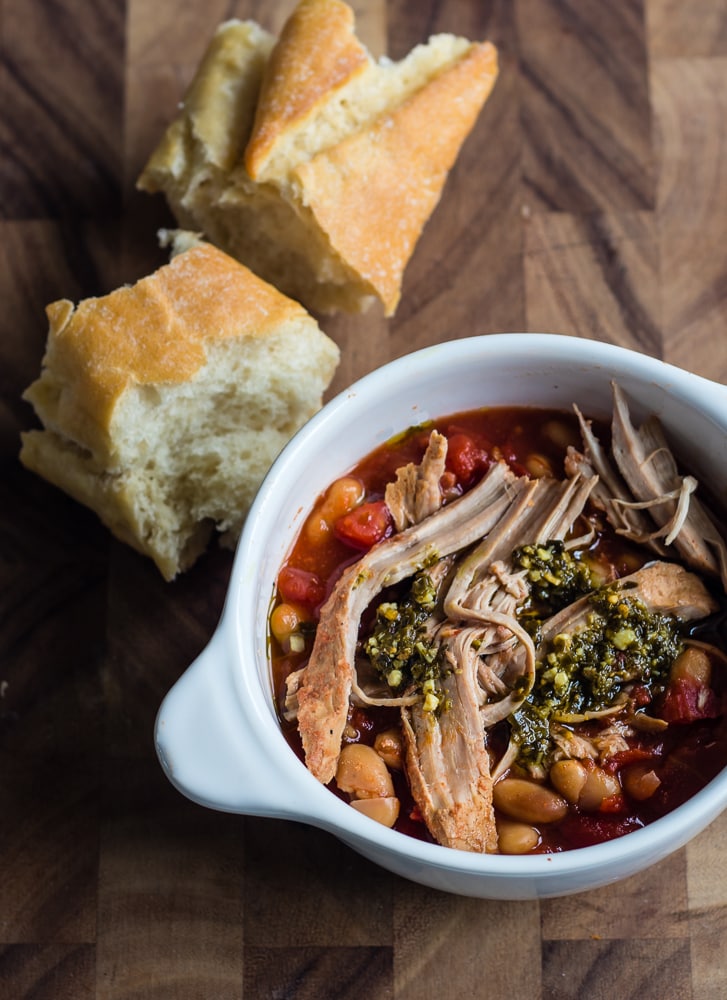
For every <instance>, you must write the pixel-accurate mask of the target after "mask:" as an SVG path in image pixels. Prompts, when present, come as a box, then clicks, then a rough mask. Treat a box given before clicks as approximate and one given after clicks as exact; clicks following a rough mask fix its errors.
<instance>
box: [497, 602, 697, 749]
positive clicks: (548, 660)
mask: <svg viewBox="0 0 727 1000" xmlns="http://www.w3.org/2000/svg"><path fill="white" fill-rule="evenodd" d="M588 603H589V605H590V613H589V615H588V618H587V622H586V624H585V625H584V626H583V627H581V628H579V629H577V630H576V631H574V632H564V633H561V634H559V635H556V636H555V637H554V638H553V640H552V641H551V642H549V643H548V644H547V646H546V647H545V648H544V649H542V650H539V653H540V654H541V655H540V658H539V659H538V662H537V663H536V678H535V683H534V685H533V688H532V690H531V692H530V694H529V695H528V697H527V699H526V700H525V702H524V704H523V705H522V707H521V708H520V709H519V710H518V711H517V712H515V713H514V714H513V716H512V717H511V719H510V723H511V731H512V737H513V739H514V740H515V742H516V743H518V744H519V746H520V758H521V759H522V760H523V761H524V762H526V763H537V762H538V761H540V760H542V758H543V757H544V756H545V755H546V754H547V753H548V751H549V750H550V749H551V748H552V740H551V732H550V729H551V724H552V723H553V722H562V721H565V722H567V721H568V718H569V717H570V716H582V715H585V714H587V713H591V712H601V711H603V710H605V709H608V708H610V707H611V706H613V705H614V703H615V702H616V700H617V699H618V697H619V695H621V694H622V692H623V691H624V688H625V686H626V685H629V684H633V683H638V684H641V685H644V686H645V687H647V688H648V689H649V690H650V691H651V692H652V695H654V694H656V693H658V692H659V691H661V690H663V689H664V687H665V685H666V681H667V678H668V674H669V670H670V669H671V666H672V664H673V662H674V660H675V659H676V657H677V656H678V655H679V653H680V652H681V651H682V648H683V644H682V639H681V635H680V626H679V622H678V620H677V619H676V618H675V617H673V616H672V615H664V614H661V613H658V612H651V611H649V609H648V608H647V607H646V606H645V605H644V604H643V602H641V601H640V600H638V599H637V598H635V597H629V596H628V593H627V591H626V590H625V589H624V588H622V587H620V586H619V584H618V583H615V584H609V585H607V586H605V587H601V588H599V589H598V590H596V591H594V592H593V593H592V594H591V595H590V596H589V598H588Z"/></svg>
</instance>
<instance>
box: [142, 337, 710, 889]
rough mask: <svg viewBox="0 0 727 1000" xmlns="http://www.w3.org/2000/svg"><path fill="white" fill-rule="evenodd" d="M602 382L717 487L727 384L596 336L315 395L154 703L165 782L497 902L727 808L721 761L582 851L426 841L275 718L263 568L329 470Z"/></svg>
mask: <svg viewBox="0 0 727 1000" xmlns="http://www.w3.org/2000/svg"><path fill="white" fill-rule="evenodd" d="M612 379H615V380H617V381H618V382H619V383H620V385H621V386H622V387H623V389H624V390H625V391H626V392H627V394H628V396H629V398H630V400H631V401H632V404H633V406H632V412H633V413H634V417H635V418H636V419H640V418H642V417H643V416H645V415H646V414H647V413H648V412H655V413H657V414H658V416H659V417H660V418H661V420H662V422H663V424H664V425H665V427H666V430H667V432H668V435H669V437H670V440H671V441H672V443H673V444H674V445H675V446H676V449H677V451H678V452H679V453H681V454H682V455H683V456H684V457H685V458H686V459H687V460H688V462H689V464H690V466H691V467H692V470H693V471H694V472H695V473H696V474H697V475H698V476H701V477H703V478H704V479H705V480H706V481H707V482H709V484H710V486H711V488H712V489H713V490H714V491H715V493H716V494H717V495H718V496H719V497H720V498H721V499H725V498H727V389H725V388H724V387H723V386H721V385H717V384H715V383H713V382H709V381H707V380H705V379H702V378H699V377H697V376H695V375H692V374H689V373H687V372H685V371H682V370H680V369H677V368H674V367H671V366H668V365H665V364H663V363H661V362H659V361H656V360H654V359H652V358H650V357H647V356H644V355H641V354H637V353H634V352H631V351H628V350H625V349H622V348H618V347H614V346H611V345H607V344H600V343H596V342H593V341H585V340H578V339H574V338H570V337H559V336H552V335H541V334H502V335H494V336H487V337H475V338H472V339H468V340H458V341H453V342H449V343H444V344H440V345H437V346H435V347H430V348H427V349H425V350H422V351H418V352H417V353H415V354H412V355H409V356H407V357H404V358H401V359H399V360H398V361H394V362H392V363H390V364H388V365H386V366H384V367H383V368H381V369H379V370H377V371H375V372H373V373H372V374H371V375H368V376H367V377H365V378H364V379H362V380H361V381H360V382H358V383H356V384H355V385H353V386H351V388H349V389H347V390H346V391H345V392H343V393H341V394H340V395H339V396H338V397H336V398H335V399H334V400H332V401H331V402H330V403H329V404H328V405H326V406H325V407H324V408H323V409H322V410H321V412H320V413H318V414H317V415H316V416H315V417H314V418H313V419H312V420H311V421H310V422H309V423H308V424H307V425H306V426H305V427H304V428H303V429H302V430H301V431H300V432H299V433H298V435H297V436H296V437H295V438H294V439H293V440H292V441H291V442H290V444H289V445H288V446H287V447H286V448H285V450H284V451H283V452H282V454H281V455H280V457H279V458H278V459H277V461H276V462H275V464H274V465H273V467H272V469H271V470H270V472H269V474H268V476H267V478H266V480H265V482H264V484H263V486H262V487H261V489H260V492H259V494H258V496H257V499H256V501H255V503H254V505H253V508H252V510H251V511H250V514H249V517H248V519H247V523H246V525H245V529H244V532H243V535H242V538H241V540H240V543H239V546H238V550H237V554H236V557H235V562H234V566H233V571H232V579H231V583H230V587H229V592H228V596H227V601H226V604H225V608H224V611H223V614H222V617H221V620H220V623H219V626H218V628H217V630H216V632H215V634H214V636H213V638H212V640H211V641H210V644H209V646H208V647H207V648H206V649H205V650H204V651H203V652H202V654H201V655H200V656H199V658H198V659H197V660H196V661H195V662H194V663H193V664H192V665H191V667H190V668H189V669H188V670H187V671H186V673H185V674H184V675H183V676H182V677H181V679H180V680H179V681H178V682H177V684H176V685H175V686H174V687H173V688H172V690H171V691H170V692H169V694H168V695H167V697H166V698H165V700H164V702H163V704H162V706H161V709H160V711H159V715H158V719H157V725H156V733H155V738H156V745H157V750H158V754H159V758H160V760H161V763H162V765H163V767H164V769H165V771H166V772H167V774H168V776H169V778H170V780H171V781H172V782H173V784H174V785H175V786H176V787H177V788H178V789H179V790H180V791H181V792H183V793H184V794H185V795H186V796H188V797H189V798H191V799H192V800H194V801H196V802H199V803H201V804H203V805H205V806H209V807H211V808H213V809H219V810H223V811H228V812H235V813H245V814H249V815H256V816H270V817H279V818H281V819H291V820H297V821H302V822H305V823H310V824H312V825H315V826H317V827H320V828H322V829H324V830H328V831H330V832H331V833H333V834H335V835H336V836H337V837H338V838H340V839H341V840H342V841H344V842H345V843H347V844H348V845H350V846H351V847H352V848H353V849H354V850H356V851H358V852H360V853H361V854H363V855H365V856H366V857H367V858H369V859H371V860H373V861H374V862H376V863H378V864H380V865H382V866H383V867H384V868H387V869H390V870H391V871H394V872H397V873H398V874H400V875H402V876H404V877H406V878H409V879H413V880H414V881H417V882H421V883H423V884H425V885H428V886H432V887H434V888H436V889H441V890H445V891H448V892H454V893H460V894H463V895H469V896H479V897H485V898H493V899H527V898H536V897H548V896H557V895H565V894H568V893H574V892H581V891H584V890H587V889H591V888H594V887H596V886H600V885H604V884H606V883H609V882H613V881H615V880H617V879H620V878H624V877H626V876H628V875H631V874H633V873H635V872H637V871H640V870H641V869H643V868H646V867H647V866H648V865H651V864H653V863H654V862H656V861H659V860H660V859H662V858H664V857H665V856H666V855H668V854H669V853H671V852H672V851H674V850H676V849H677V848H679V847H681V846H682V845H683V844H685V843H686V842H687V841H688V840H689V839H690V838H691V837H693V836H694V835H695V834H697V833H698V832H699V831H701V830H702V829H703V828H704V827H706V826H707V825H708V824H709V823H710V822H711V821H712V820H713V819H714V818H715V817H716V816H717V815H718V814H719V813H720V812H721V811H722V809H723V808H724V807H725V805H727V771H724V772H722V773H720V774H719V775H718V776H717V777H716V778H715V779H714V780H713V781H712V782H711V783H710V784H709V785H708V786H707V787H706V788H705V789H704V790H703V791H701V792H700V793H699V794H697V795H695V796H694V797H693V798H692V799H691V800H690V801H689V802H687V803H686V804H685V805H683V806H681V807H680V808H679V809H677V810H675V811H674V812H672V813H671V814H669V815H668V816H666V817H664V818H663V819H660V820H658V821H657V822H655V823H653V824H651V825H650V826H647V827H645V828H644V829H641V830H637V831H635V832H633V833H629V834H627V835H626V836H625V837H622V838H620V839H617V840H614V841H611V842H608V843H604V844H599V845H596V846H593V847H585V848H580V849H578V850H572V851H567V852H563V853H561V854H553V855H543V856H532V857H512V856H500V855H478V854H470V853H467V852H464V851H457V850H452V849H450V848H445V847H440V846H438V845H434V844H429V843H423V842H421V841H418V840H415V839H412V838H410V837H407V836H406V835H404V834H401V833H397V832H396V831H394V830H390V829H387V828H385V827H383V826H381V825H379V824H378V823H376V822H374V821H373V820H370V819H369V818H367V817H366V816H364V815H362V814H361V813H359V812H357V811H356V810H355V809H352V808H350V806H348V805H346V804H345V803H344V802H342V801H340V800H339V799H338V798H337V797H336V796H334V795H333V794H331V792H330V791H328V790H327V789H326V788H324V787H323V786H322V785H321V784H320V783H319V782H318V781H317V780H316V779H315V778H313V777H312V776H311V775H310V774H309V772H308V771H307V770H306V768H305V767H304V765H303V764H302V763H301V762H300V760H298V758H297V757H296V756H295V754H294V753H293V751H292V750H291V749H290V748H289V746H288V744H287V743H286V741H285V739H284V737H283V735H282V733H281V730H280V728H279V725H278V721H277V718H276V714H275V709H274V704H273V696H272V693H271V686H270V665H269V661H268V655H267V638H266V621H267V618H268V613H269V610H270V605H271V599H272V595H273V590H274V585H275V579H276V576H277V573H278V570H279V568H280V566H281V564H282V563H283V561H284V559H285V557H286V555H287V553H288V551H289V549H290V547H291V544H292V542H293V539H294V538H295V536H296V535H297V533H298V531H299V530H300V527H301V524H302V522H303V520H304V518H305V516H306V514H307V513H308V511H309V510H310V508H311V507H312V505H313V503H314V501H315V500H316V498H317V497H318V495H319V494H320V493H321V492H322V491H323V490H324V489H325V488H326V487H327V486H328V485H329V484H330V483H331V482H332V481H333V480H334V479H335V478H336V477H337V476H339V475H341V474H342V473H344V472H346V471H348V470H349V469H350V468H351V466H352V465H354V464H355V462H356V461H358V460H359V459H360V458H362V457H363V456H365V455H366V454H367V453H368V452H370V451H371V450H372V449H373V448H374V447H375V446H377V445H379V444H380V443H382V442H384V441H386V440H387V439H388V438H390V437H391V436H392V435H394V434H396V433H398V432H400V431H401V430H403V429H404V428H406V427H408V426H410V425H411V424H418V423H421V422H422V421H426V420H429V419H430V418H436V417H440V416H445V415H447V414H450V413H455V412H458V411H462V410H467V409H473V408H476V407H482V406H491V405H498V404H500V405H505V404H514V405H526V406H527V405H533V406H554V407H560V408H569V407H570V405H571V404H572V403H573V402H576V403H578V405H579V406H580V407H581V408H582V410H583V411H584V412H585V413H586V414H588V415H591V416H609V415H610V411H611V392H610V381H611V380H612Z"/></svg>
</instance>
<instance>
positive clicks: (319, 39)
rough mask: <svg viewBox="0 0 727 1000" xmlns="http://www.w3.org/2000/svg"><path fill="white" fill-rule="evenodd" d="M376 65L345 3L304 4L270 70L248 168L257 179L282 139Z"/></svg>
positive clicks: (312, 0) (306, 0)
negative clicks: (277, 142) (355, 28)
mask: <svg viewBox="0 0 727 1000" xmlns="http://www.w3.org/2000/svg"><path fill="white" fill-rule="evenodd" d="M369 63H370V57H369V54H368V52H367V51H366V49H365V48H364V46H363V45H361V43H360V42H359V41H358V39H357V38H356V36H355V35H354V16H353V11H352V10H351V8H350V7H349V6H347V4H345V3H342V2H341V0H302V2H301V3H300V4H298V6H297V7H296V8H295V10H294V11H293V13H292V14H291V16H290V18H289V19H288V21H287V22H286V24H285V27H284V28H283V31H282V32H281V35H280V38H279V40H278V43H277V45H276V46H275V48H274V49H273V52H272V54H271V56H270V59H269V61H268V64H267V68H266V70H265V74H264V77H263V82H262V86H261V89H260V97H259V99H258V105H257V111H256V115H255V125H254V127H253V129H252V133H251V135H250V139H249V142H248V144H247V149H246V151H245V167H246V169H247V171H248V173H249V175H250V177H252V178H253V180H255V179H257V178H258V177H259V175H260V173H261V172H262V170H263V169H264V166H265V163H266V162H267V160H268V159H269V157H270V155H271V153H272V151H273V149H274V146H275V143H276V140H278V139H280V138H281V137H283V136H284V135H285V134H286V133H287V132H288V130H289V129H291V128H294V127H296V126H299V125H300V124H301V123H302V122H304V121H305V120H306V119H307V118H310V117H311V115H312V114H313V113H314V111H315V110H316V109H317V108H320V106H321V105H322V104H324V103H325V102H326V101H328V100H330V98H331V96H332V95H333V94H335V92H336V91H337V90H339V89H340V88H341V87H342V86H343V85H344V84H346V83H348V82H349V81H350V80H351V79H352V78H353V77H354V76H356V75H357V74H358V73H360V72H361V71H362V70H363V69H364V68H365V67H366V66H368V65H369Z"/></svg>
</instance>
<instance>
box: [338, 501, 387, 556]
mask: <svg viewBox="0 0 727 1000" xmlns="http://www.w3.org/2000/svg"><path fill="white" fill-rule="evenodd" d="M393 528H394V522H393V520H392V517H391V512H390V511H389V508H388V507H387V506H386V503H385V502H384V501H383V500H372V501H370V502H369V503H362V504H361V506H360V507H356V508H355V509H354V510H351V511H349V512H348V514H344V515H343V516H342V517H339V518H338V519H337V520H336V521H335V522H334V525H333V533H334V534H335V536H336V538H338V539H339V540H340V541H342V542H345V544H346V545H350V546H351V547H352V548H354V549H370V548H371V546H372V545H375V544H376V543H377V542H380V541H381V540H382V539H383V538H386V537H387V536H388V535H390V534H391V532H392V531H393Z"/></svg>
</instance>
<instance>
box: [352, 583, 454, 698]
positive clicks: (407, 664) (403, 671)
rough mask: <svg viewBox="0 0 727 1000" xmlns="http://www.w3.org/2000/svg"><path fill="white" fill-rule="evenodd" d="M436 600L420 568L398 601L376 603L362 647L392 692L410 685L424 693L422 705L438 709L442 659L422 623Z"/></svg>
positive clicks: (400, 691) (432, 586) (407, 687)
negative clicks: (373, 616) (370, 629)
mask: <svg viewBox="0 0 727 1000" xmlns="http://www.w3.org/2000/svg"><path fill="white" fill-rule="evenodd" d="M436 600H437V593H436V589H435V587H434V584H433V583H432V579H431V577H430V576H429V574H428V573H426V572H425V571H423V570H422V571H420V572H419V573H417V574H416V575H415V576H414V577H413V579H412V585H411V588H410V589H409V591H408V592H407V593H406V594H405V595H404V596H403V597H402V598H401V600H399V601H396V602H394V601H384V602H382V603H381V604H379V606H378V607H377V609H376V619H375V622H374V627H373V629H372V631H371V634H370V635H369V636H368V638H367V639H366V640H365V641H364V644H363V648H364V652H365V653H366V655H367V656H368V657H369V659H370V661H371V663H372V664H373V666H374V667H375V669H376V671H377V672H378V673H379V675H380V676H381V678H382V679H383V680H385V681H386V683H387V684H388V685H389V687H390V688H392V693H395V694H400V693H403V692H404V691H409V690H410V689H411V688H412V687H413V688H414V689H415V690H417V691H421V692H423V693H424V695H425V699H424V703H425V707H427V705H429V706H431V708H432V709H435V708H436V709H438V710H441V709H442V708H443V707H444V704H443V702H444V699H443V698H442V693H441V677H442V658H441V657H440V654H439V645H438V644H437V643H434V642H432V641H430V640H429V639H428V638H427V636H426V623H427V621H428V619H429V617H430V615H431V613H432V611H433V610H434V607H435V604H436ZM427 695H429V696H430V697H429V698H427V697H426V696H427Z"/></svg>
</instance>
